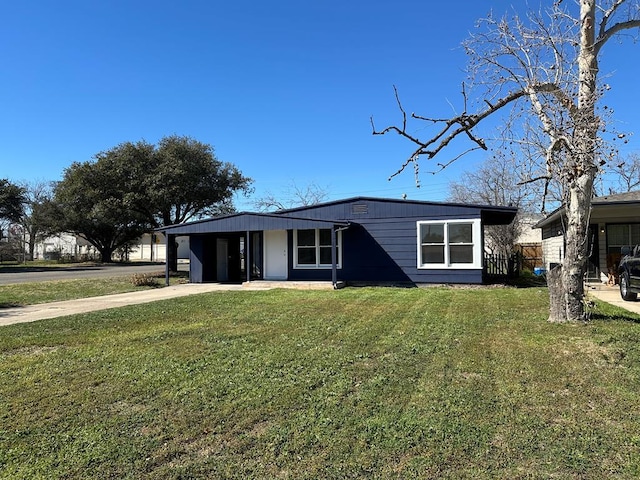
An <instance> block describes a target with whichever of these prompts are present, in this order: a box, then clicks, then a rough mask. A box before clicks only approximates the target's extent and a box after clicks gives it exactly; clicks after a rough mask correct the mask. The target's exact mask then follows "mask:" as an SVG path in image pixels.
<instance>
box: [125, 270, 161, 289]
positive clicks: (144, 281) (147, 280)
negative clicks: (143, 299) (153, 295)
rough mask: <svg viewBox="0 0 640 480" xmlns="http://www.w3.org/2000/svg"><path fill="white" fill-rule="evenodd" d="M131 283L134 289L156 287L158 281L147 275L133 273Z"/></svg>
mask: <svg viewBox="0 0 640 480" xmlns="http://www.w3.org/2000/svg"><path fill="white" fill-rule="evenodd" d="M131 283H132V284H133V285H134V286H136V287H157V286H158V280H157V279H156V277H154V276H153V275H150V274H148V273H134V274H133V275H131Z"/></svg>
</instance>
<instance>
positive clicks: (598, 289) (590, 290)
mask: <svg viewBox="0 0 640 480" xmlns="http://www.w3.org/2000/svg"><path fill="white" fill-rule="evenodd" d="M585 292H586V293H587V295H589V296H591V297H593V298H595V299H597V300H601V301H603V302H607V303H610V304H611V305H615V306H616V307H620V308H624V309H625V310H628V311H630V312H632V313H637V314H639V315H640V301H635V302H626V301H624V300H622V297H621V296H620V287H619V285H605V284H603V283H591V284H589V283H587V284H586V285H585Z"/></svg>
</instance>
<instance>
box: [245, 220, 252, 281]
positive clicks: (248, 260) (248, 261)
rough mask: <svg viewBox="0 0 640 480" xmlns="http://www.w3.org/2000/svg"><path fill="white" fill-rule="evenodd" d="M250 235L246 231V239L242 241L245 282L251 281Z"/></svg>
mask: <svg viewBox="0 0 640 480" xmlns="http://www.w3.org/2000/svg"><path fill="white" fill-rule="evenodd" d="M250 238H251V234H250V232H249V230H247V237H246V240H245V241H244V269H245V270H246V273H247V282H250V281H251V240H250Z"/></svg>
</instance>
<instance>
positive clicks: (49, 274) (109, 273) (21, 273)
mask: <svg viewBox="0 0 640 480" xmlns="http://www.w3.org/2000/svg"><path fill="white" fill-rule="evenodd" d="M164 268H165V266H164V263H146V262H145V263H123V264H120V263H114V264H111V265H70V266H68V267H3V268H0V285H9V284H12V283H28V282H46V281H51V280H75V279H78V278H100V277H102V278H104V277H121V276H126V275H133V274H134V273H155V272H164ZM178 269H179V270H187V271H188V269H189V266H188V264H179V265H178Z"/></svg>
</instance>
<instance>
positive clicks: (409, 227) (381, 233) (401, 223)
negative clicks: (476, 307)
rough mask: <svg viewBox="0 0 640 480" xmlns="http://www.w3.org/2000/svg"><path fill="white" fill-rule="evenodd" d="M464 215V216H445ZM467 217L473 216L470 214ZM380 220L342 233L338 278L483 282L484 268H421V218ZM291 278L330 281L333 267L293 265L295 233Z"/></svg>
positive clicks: (290, 269) (352, 279) (290, 249)
mask: <svg viewBox="0 0 640 480" xmlns="http://www.w3.org/2000/svg"><path fill="white" fill-rule="evenodd" d="M445 218H461V217H457V216H456V217H445ZM464 218H474V217H473V216H472V215H468V216H466V217H464ZM476 218H477V217H476ZM432 219H434V218H433V216H428V217H427V216H421V217H419V218H412V219H406V218H405V219H397V218H394V219H377V220H370V221H369V222H365V221H363V220H361V222H362V223H360V224H359V225H356V224H351V226H350V227H349V228H348V229H346V230H344V231H343V232H342V248H343V252H342V268H341V269H338V280H340V281H346V282H356V283H482V270H481V269H477V270H468V269H465V270H452V269H438V270H434V269H418V266H417V264H418V247H417V226H416V222H417V221H418V220H432ZM289 251H290V252H291V255H289V278H290V279H291V280H330V279H331V270H330V269H299V268H293V257H294V255H293V236H292V234H291V233H290V235H289Z"/></svg>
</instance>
